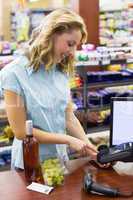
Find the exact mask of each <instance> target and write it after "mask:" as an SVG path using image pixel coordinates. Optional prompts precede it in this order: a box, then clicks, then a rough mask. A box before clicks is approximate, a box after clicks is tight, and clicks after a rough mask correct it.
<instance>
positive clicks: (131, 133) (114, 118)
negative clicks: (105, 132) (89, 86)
mask: <svg viewBox="0 0 133 200" xmlns="http://www.w3.org/2000/svg"><path fill="white" fill-rule="evenodd" d="M124 142H133V97H113V98H112V99H111V130H110V146H113V145H118V144H121V143H124Z"/></svg>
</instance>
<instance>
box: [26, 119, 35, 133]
mask: <svg viewBox="0 0 133 200" xmlns="http://www.w3.org/2000/svg"><path fill="white" fill-rule="evenodd" d="M32 129H33V122H32V120H27V121H26V135H32Z"/></svg>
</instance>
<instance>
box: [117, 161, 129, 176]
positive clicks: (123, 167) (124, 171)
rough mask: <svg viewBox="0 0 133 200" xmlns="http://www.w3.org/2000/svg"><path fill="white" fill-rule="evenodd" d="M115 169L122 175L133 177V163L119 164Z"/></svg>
mask: <svg viewBox="0 0 133 200" xmlns="http://www.w3.org/2000/svg"><path fill="white" fill-rule="evenodd" d="M113 169H114V170H115V171H116V172H117V173H118V174H121V175H132V176H133V163H131V162H130V163H129V162H127V163H125V162H117V163H116V164H115V165H114V166H113Z"/></svg>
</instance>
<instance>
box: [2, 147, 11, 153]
mask: <svg viewBox="0 0 133 200" xmlns="http://www.w3.org/2000/svg"><path fill="white" fill-rule="evenodd" d="M11 150H12V146H11V145H10V146H3V147H0V154H2V153H3V152H5V151H8V152H11Z"/></svg>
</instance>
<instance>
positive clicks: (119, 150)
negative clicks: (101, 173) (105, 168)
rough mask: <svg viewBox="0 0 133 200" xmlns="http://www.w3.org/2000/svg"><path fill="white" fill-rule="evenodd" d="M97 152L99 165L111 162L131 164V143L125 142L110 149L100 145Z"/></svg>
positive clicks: (132, 158)
mask: <svg viewBox="0 0 133 200" xmlns="http://www.w3.org/2000/svg"><path fill="white" fill-rule="evenodd" d="M98 150H99V152H98V155H97V161H98V162H99V163H101V164H106V163H109V162H113V161H123V162H133V142H126V143H122V144H119V145H115V146H112V147H108V146H105V145H101V146H99V148H98Z"/></svg>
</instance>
